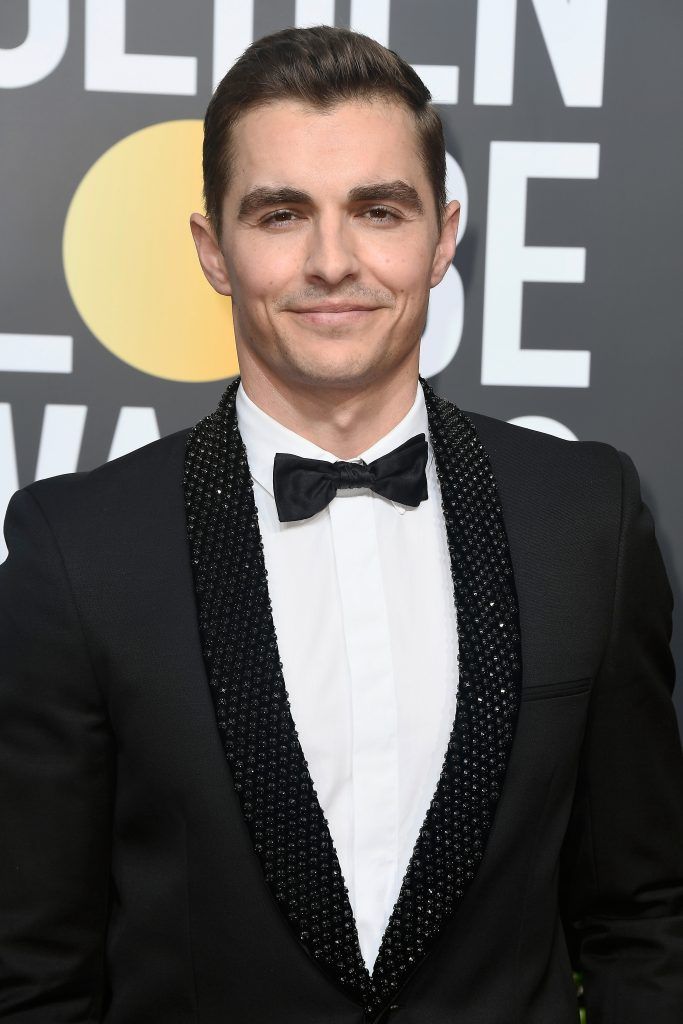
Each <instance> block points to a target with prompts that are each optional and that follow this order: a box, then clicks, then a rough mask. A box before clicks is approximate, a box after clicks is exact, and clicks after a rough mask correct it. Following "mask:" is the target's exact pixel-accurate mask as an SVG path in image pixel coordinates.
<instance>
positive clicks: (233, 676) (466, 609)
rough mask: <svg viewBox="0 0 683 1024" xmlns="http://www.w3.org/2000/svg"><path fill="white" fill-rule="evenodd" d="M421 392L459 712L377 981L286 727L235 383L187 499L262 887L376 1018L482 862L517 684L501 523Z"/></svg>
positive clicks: (515, 628) (484, 467)
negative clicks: (442, 531) (444, 556)
mask: <svg viewBox="0 0 683 1024" xmlns="http://www.w3.org/2000/svg"><path fill="white" fill-rule="evenodd" d="M420 383H421V384H422V387H423V390H424V395H425V402H426V406H427V413H428V418H429V432H430V439H431V442H432V447H433V450H434V456H435V463H436V468H437V473H438V477H439V483H440V486H441V492H442V503H443V511H444V516H445V522H446V530H447V536H448V545H449V551H450V558H451V569H452V574H453V584H454V593H455V603H456V611H457V621H458V648H459V654H458V660H459V685H458V698H457V710H456V715H455V720H454V723H453V729H452V732H451V736H450V740H449V743H448V748H447V752H446V755H445V759H444V764H443V768H442V771H441V776H440V778H439V781H438V784H437V787H436V790H435V792H434V796H433V798H432V802H431V804H430V807H429V809H428V811H427V814H426V816H425V820H424V822H423V824H422V827H421V829H420V832H419V835H418V838H417V841H416V843H415V847H414V850H413V854H412V858H411V860H410V863H409V865H408V868H407V871H406V874H405V876H404V878H403V882H402V885H401V889H400V892H399V896H398V899H397V901H396V904H395V906H394V909H393V912H392V914H391V917H390V920H389V923H388V926H387V928H386V931H385V933H384V936H383V939H382V944H381V947H380V950H379V954H378V957H377V960H376V962H375V965H374V969H373V973H372V975H370V974H369V972H368V970H367V968H366V966H365V963H364V961H363V957H362V954H361V950H360V945H359V943H358V934H357V931H356V925H355V921H354V918H353V912H352V910H351V905H350V903H349V897H348V892H347V889H346V886H345V885H344V880H343V877H342V873H341V869H340V866H339V861H338V859H337V854H336V851H335V849H334V845H333V842H332V838H331V835H330V831H329V827H328V824H327V821H326V819H325V816H324V814H323V811H322V808H321V807H320V804H319V803H318V799H317V796H316V793H315V789H314V786H313V782H312V779H311V776H310V773H309V770H308V765H307V763H306V759H305V756H304V753H303V750H302V748H301V745H300V743H299V739H298V736H297V732H296V728H295V725H294V721H293V719H292V715H291V711H290V706H289V701H288V697H287V691H286V687H285V682H284V678H283V672H282V664H281V661H280V657H279V653H278V646H277V639H276V635H275V628H274V625H273V618H272V611H271V605H270V598H269V594H268V581H267V573H266V568H265V562H264V556H263V545H262V542H261V535H260V531H259V526H258V513H257V510H256V504H255V501H254V495H253V490H252V483H251V477H250V474H249V467H248V464H247V457H246V452H245V449H244V444H243V442H242V438H241V436H240V434H239V430H238V427H237V418H236V415H235V394H236V391H237V387H238V385H239V378H237V379H236V380H234V381H232V382H231V383H230V384H229V385H228V387H227V388H226V390H225V392H224V394H223V397H222V399H221V401H220V403H219V405H218V408H217V409H216V410H215V412H213V413H211V414H210V415H209V416H207V417H205V418H204V419H203V420H201V421H200V422H199V423H198V424H197V425H196V427H194V429H193V430H192V431H191V432H190V435H189V437H188V442H187V449H186V456H185V475H184V487H185V504H186V513H187V527H188V536H189V543H190V550H191V558H192V566H193V573H194V584H195V591H196V597H197V606H198V614H199V627H200V633H201V639H202V649H203V654H204V660H205V663H206V666H207V673H208V678H209V684H210V688H211V693H212V696H213V700H214V705H215V709H216V716H217V721H218V727H219V730H220V735H221V738H222V741H223V744H224V747H225V752H226V756H227V759H228V763H229V765H230V768H231V771H232V777H233V780H234V785H235V789H236V791H237V793H238V795H239V800H240V804H241V808H242V812H243V815H244V818H245V819H246V822H247V825H248V828H249V832H250V835H251V838H252V841H253V844H254V849H255V851H256V853H257V854H258V856H259V858H260V861H261V865H262V867H263V872H264V875H265V878H266V881H267V883H268V885H269V887H270V889H271V891H272V893H273V895H274V897H275V899H276V900H277V903H278V905H279V906H280V908H281V910H282V911H283V913H284V915H285V916H286V918H287V920H288V921H289V923H290V925H291V927H292V928H293V930H294V934H295V935H296V937H297V938H298V939H299V941H301V942H302V943H303V945H304V946H305V948H306V949H307V950H308V952H309V954H310V955H311V957H313V958H314V960H315V961H316V962H317V963H318V964H319V966H320V967H321V969H322V970H323V971H324V972H325V973H326V974H327V975H328V976H329V977H330V978H331V979H332V980H333V981H334V982H336V983H337V984H338V985H340V986H341V987H342V988H343V989H344V990H345V991H346V992H347V993H348V994H350V995H351V996H352V997H354V998H355V999H357V1000H358V1001H359V1002H360V1003H362V1004H363V1006H364V1007H365V1009H366V1011H367V1012H368V1013H369V1014H370V1015H373V1014H375V1013H376V1012H378V1011H379V1010H380V1009H381V1008H382V1007H383V1006H384V1004H385V1003H386V1002H387V1001H388V1000H390V999H391V998H392V997H393V996H394V995H395V993H396V992H397V990H398V989H399V988H400V987H401V986H402V985H403V984H404V983H405V981H406V980H407V978H408V976H409V975H411V974H412V973H413V971H414V970H415V969H416V968H417V967H418V966H419V964H420V963H421V961H422V958H423V957H424V956H425V954H426V953H427V952H428V951H429V949H430V948H431V946H432V945H433V943H434V941H435V940H436V938H437V937H438V936H439V934H440V933H441V932H442V931H443V929H444V927H445V926H446V924H447V922H448V920H449V918H450V917H451V915H452V913H453V911H454V910H455V908H456V907H457V906H458V904H459V902H460V900H461V899H462V897H463V895H464V893H465V891H466V889H467V887H468V886H469V884H470V883H471V882H472V879H473V878H474V876H475V874H476V871H477V868H478V866H479V864H480V862H481V859H482V857H483V855H484V849H485V847H486V842H487V838H488V834H489V830H490V828H491V824H492V820H493V815H494V812H495V808H496V804H497V801H498V798H499V796H500V792H501V787H502V783H503V778H504V775H505V771H506V767H507V762H508V758H509V754H510V749H511V744H512V738H513V733H514V727H515V722H516V718H517V711H518V707H519V697H520V688H521V650H520V637H519V616H518V610H517V598H516V593H515V586H514V579H513V574H512V564H511V560H510V552H509V548H508V543H507V538H506V534H505V527H504V523H503V516H502V511H501V507H500V502H499V498H498V493H497V489H496V484H495V480H494V477H493V473H492V470H491V466H490V463H489V459H488V455H487V453H486V451H485V449H484V448H483V446H482V444H481V442H480V441H479V438H478V435H477V433H476V431H475V428H474V426H473V424H472V422H471V421H470V420H469V419H468V417H467V416H465V415H464V414H463V413H462V412H461V411H460V410H459V409H458V408H457V407H456V406H455V405H453V404H452V403H451V402H448V401H446V400H445V399H442V398H439V397H438V396H437V395H436V394H435V393H434V391H433V390H432V388H431V387H430V386H429V384H427V382H426V381H425V380H423V379H422V378H420Z"/></svg>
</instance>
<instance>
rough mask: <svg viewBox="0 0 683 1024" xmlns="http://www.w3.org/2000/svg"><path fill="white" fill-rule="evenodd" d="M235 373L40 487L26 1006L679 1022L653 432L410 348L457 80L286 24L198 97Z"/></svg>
mask: <svg viewBox="0 0 683 1024" xmlns="http://www.w3.org/2000/svg"><path fill="white" fill-rule="evenodd" d="M204 175H205V198H206V208H207V216H206V217H204V216H201V215H199V214H193V215H192V217H191V229H192V234H193V237H194V241H195V243H196V246H197V251H198V255H199V259H200V262H201V266H202V268H203V270H204V273H205V274H206V277H207V278H208V280H209V281H210V283H211V285H212V286H213V287H214V288H215V289H216V290H217V291H218V292H220V293H221V294H224V295H229V296H231V298H232V310H233V318H234V324H235V338H236V343H237V351H238V356H239V363H240V371H241V378H239V379H237V380H236V381H234V382H232V383H231V384H229V385H228V387H227V389H226V391H225V394H224V396H223V398H222V400H221V403H220V405H219V407H218V409H217V410H216V411H215V412H214V413H212V414H211V415H210V416H208V417H207V418H206V419H204V420H202V421H201V422H200V423H199V424H198V425H197V426H196V427H195V428H193V429H192V430H190V431H181V432H180V433H178V434H175V435H173V436H171V437H168V438H165V439H163V440H161V441H159V442H156V443H154V444H152V445H148V446H147V447H145V448H143V449H141V450H139V451H138V452H135V453H133V454H131V455H129V456H126V457H125V458H123V459H119V460H117V461H115V462H113V463H110V464H109V465H108V466H104V467H101V468H99V469H97V470H95V471H94V472H91V473H81V474H75V475H70V476H66V477H61V478H57V479H53V480H48V481H42V482H40V483H36V484H33V485H31V486H30V487H28V488H25V489H24V490H23V491H20V492H18V493H17V494H16V495H15V496H14V498H13V500H12V503H11V505H10V508H9V510H8V513H7V520H6V536H7V542H8V547H9V552H10V553H9V558H8V560H7V562H6V563H5V565H4V566H3V567H2V569H1V570H0V642H1V644H2V651H3V658H2V666H1V667H0V672H1V673H2V685H1V687H0V695H1V702H2V703H1V709H0V713H1V716H2V742H1V745H0V756H1V757H2V776H1V777H2V808H3V822H4V829H3V831H4V838H3V843H2V853H1V858H2V859H1V862H0V867H1V872H0V875H1V885H2V893H1V896H2V915H1V916H0V972H1V980H2V986H1V994H0V1019H2V1020H7V1021H16V1022H19V1021H21V1022H22V1024H29V1022H40V1024H47V1022H50V1024H52V1022H62V1021H63V1022H66V1021H70V1022H76V1021H78V1022H95V1021H106V1022H107V1024H138V1022H145V1024H157V1022H158V1024H175V1022H178V1024H181V1022H182V1024H187V1022H190V1021H196V1022H202V1024H225V1022H228V1021H230V1022H233V1021H235V1022H239V1024H266V1022H268V1024H270V1022H276V1021H277V1022H278V1024H283V1022H291V1024H295V1022H296V1024H307V1022H309V1024H313V1022H315V1024H321V1022H323V1021H324V1022H335V1024H361V1022H362V1021H380V1020H381V1021H386V1020H391V1021H395V1022H397V1024H400V1022H404V1024H409V1022H415V1024H446V1022H449V1024H450V1022H452V1021H455V1020H457V1021H458V1022H459V1024H475V1022H476V1024H481V1022H486V1024H511V1022H515V1024H570V1022H572V1024H574V1022H575V1021H576V1019H577V1007H576V993H575V988H574V984H573V979H572V970H571V967H572V962H574V964H575V965H576V966H577V967H579V968H580V969H581V970H582V971H583V974H584V983H585V989H586V997H587V1004H588V1015H589V1020H590V1022H591V1024H642V1022H643V1021H645V1020H648V1019H649V1020H655V1021H657V1024H674V1022H680V1020H681V1019H683V763H682V758H681V748H680V741H679V738H678V730H677V726H676V720H675V715H674V711H673V707H672V703H671V689H672V686H673V669H672V662H671V657H670V654H669V649H668V640H669V633H670V613H671V593H670V589H669V586H668V583H667V580H666V576H665V572H664V569H663V566H662V562H661V558H660V555H659V552H658V548H657V545H656V541H655V537H654V532H653V525H652V520H651V517H650V515H649V513H648V511H647V510H646V508H645V507H644V506H643V505H642V503H641V500H640V494H639V485H638V479H637V475H636V473H635V470H634V468H633V465H632V463H631V462H630V460H629V459H628V457H627V456H625V455H623V454H620V453H617V452H616V451H615V450H614V449H612V448H610V447H609V446H607V445H603V444H593V443H573V444H572V443H568V442H564V441H560V440H558V439H556V438H551V437H547V436H545V435H542V434H538V433H535V432H532V431H526V430H522V429H520V428H516V427H513V426H510V425H508V424H505V423H502V422H499V421H496V420H493V419H490V418H487V417H484V416H479V415H475V414H472V415H465V414H464V413H462V412H461V411H460V410H459V409H457V408H456V407H455V406H454V405H453V404H451V403H450V402H447V401H445V400H443V399H441V398H439V397H437V395H436V394H435V393H434V391H433V390H432V389H431V388H430V387H429V385H428V384H427V382H426V381H424V380H422V379H421V378H419V376H418V355H419V343H420V336H421V333H422V329H423V326H424V321H425V316H426V311H427V303H428V298H429V291H430V288H432V287H433V286H434V285H436V284H437V283H438V282H439V281H440V280H441V278H442V277H443V275H444V273H445V271H446V269H447V267H448V265H449V263H450V262H451V259H452V258H453V255H454V250H455V236H456V228H457V219H458V204H457V202H453V203H450V204H448V205H446V204H445V190H444V147H443V137H442V134H441V128H440V124H439V121H438V117H437V116H436V114H435V112H434V110H433V109H432V108H431V106H430V105H429V94H428V92H427V90H426V89H425V88H424V86H423V85H422V83H421V82H420V80H419V79H418V78H417V77H416V75H415V74H414V72H413V71H412V70H411V69H410V68H409V66H408V65H406V64H405V63H404V62H403V61H402V60H400V59H399V58H397V57H396V55H394V54H392V53H391V52H390V51H387V50H385V49H384V48H383V47H381V46H379V44H376V43H374V42H372V41H371V40H369V39H366V38H365V37H362V36H357V35H354V34H352V33H348V32H344V31H340V30H334V29H326V28H317V29H309V30H289V31H286V32H283V33H278V34H276V35H274V36H271V37H268V38H266V39H263V40H261V41H259V42H257V43H255V44H254V45H253V46H252V47H250V48H249V49H248V50H247V51H246V53H245V54H244V55H243V57H242V58H241V59H240V60H239V61H238V62H237V64H236V65H235V67H234V68H233V69H232V70H231V71H230V72H229V73H228V75H227V76H226V77H225V79H224V80H223V82H222V83H221V84H220V86H219V87H218V89H217V91H216V93H215V95H214V97H213V99H212V101H211V104H210V106H209V109H208V111H207V117H206V122H205V146H204Z"/></svg>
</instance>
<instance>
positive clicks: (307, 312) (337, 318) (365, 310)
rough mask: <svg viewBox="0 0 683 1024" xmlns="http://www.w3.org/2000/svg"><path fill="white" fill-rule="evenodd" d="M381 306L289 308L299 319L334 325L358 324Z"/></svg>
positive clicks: (309, 322)
mask: <svg viewBox="0 0 683 1024" xmlns="http://www.w3.org/2000/svg"><path fill="white" fill-rule="evenodd" d="M381 308H382V307H381V306H354V305H339V306H324V305H320V306H312V307H310V308H307V309H291V310H289V312H290V313H293V314H294V315H295V316H296V317H297V318H298V319H299V320H300V321H303V323H308V324H317V325H320V326H327V327H335V326H342V325H345V324H358V323H364V322H365V321H367V318H368V317H369V316H370V314H371V313H376V312H377V311H378V310H379V309H381Z"/></svg>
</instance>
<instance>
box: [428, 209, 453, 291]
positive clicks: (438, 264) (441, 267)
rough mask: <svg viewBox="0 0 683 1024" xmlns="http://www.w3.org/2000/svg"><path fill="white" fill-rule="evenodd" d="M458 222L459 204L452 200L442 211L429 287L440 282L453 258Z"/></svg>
mask: <svg viewBox="0 0 683 1024" xmlns="http://www.w3.org/2000/svg"><path fill="white" fill-rule="evenodd" d="M459 222H460V203H459V202H458V200H457V199H453V200H452V201H451V202H450V203H449V204H448V206H447V207H446V209H445V211H444V217H443V221H442V224H441V232H440V235H439V241H438V242H437V245H436V251H435V252H434V260H433V262H432V276H431V279H430V282H429V287H430V288H433V287H434V286H435V285H437V284H438V283H439V281H441V280H442V278H443V276H444V274H445V273H446V271H447V270H448V268H449V266H450V265H451V263H452V262H453V257H454V256H455V240H456V238H457V234H458V223H459Z"/></svg>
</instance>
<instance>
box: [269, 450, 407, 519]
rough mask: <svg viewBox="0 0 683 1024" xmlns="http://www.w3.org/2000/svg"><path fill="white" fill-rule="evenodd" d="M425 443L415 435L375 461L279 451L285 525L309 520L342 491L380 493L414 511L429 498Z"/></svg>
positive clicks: (278, 487) (278, 491)
mask: <svg viewBox="0 0 683 1024" xmlns="http://www.w3.org/2000/svg"><path fill="white" fill-rule="evenodd" d="M426 465H427V441H426V439H425V435H424V434H416V435H415V436H414V437H411V438H410V439H409V440H408V441H405V442H404V443H403V444H401V445H399V446H398V448H395V449H394V450H393V452H388V453H387V454H386V455H382V457H381V458H379V459H375V461H374V462H371V463H369V464H368V463H365V462H363V461H362V460H361V461H360V462H325V461H323V460H322V459H304V458H301V456H299V455H289V454H285V453H283V452H277V454H276V456H275V462H274V463H273V491H274V494H275V504H276V505H277V514H278V516H279V518H280V522H282V523H291V522H293V521H294V520H296V519H310V518H311V516H314V515H315V514H316V512H320V510H321V509H323V508H325V507H326V506H327V505H329V503H330V502H331V501H332V499H333V498H334V496H335V494H336V493H337V490H338V489H339V488H340V487H341V488H343V487H369V488H370V490H372V491H376V492H377V494H381V495H383V496H384V497H385V498H391V500H392V501H399V502H401V504H402V505H410V506H411V507H413V508H415V506H417V505H419V504H420V502H421V501H424V500H425V499H426V497H427V476H426V473H425V466H426Z"/></svg>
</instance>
